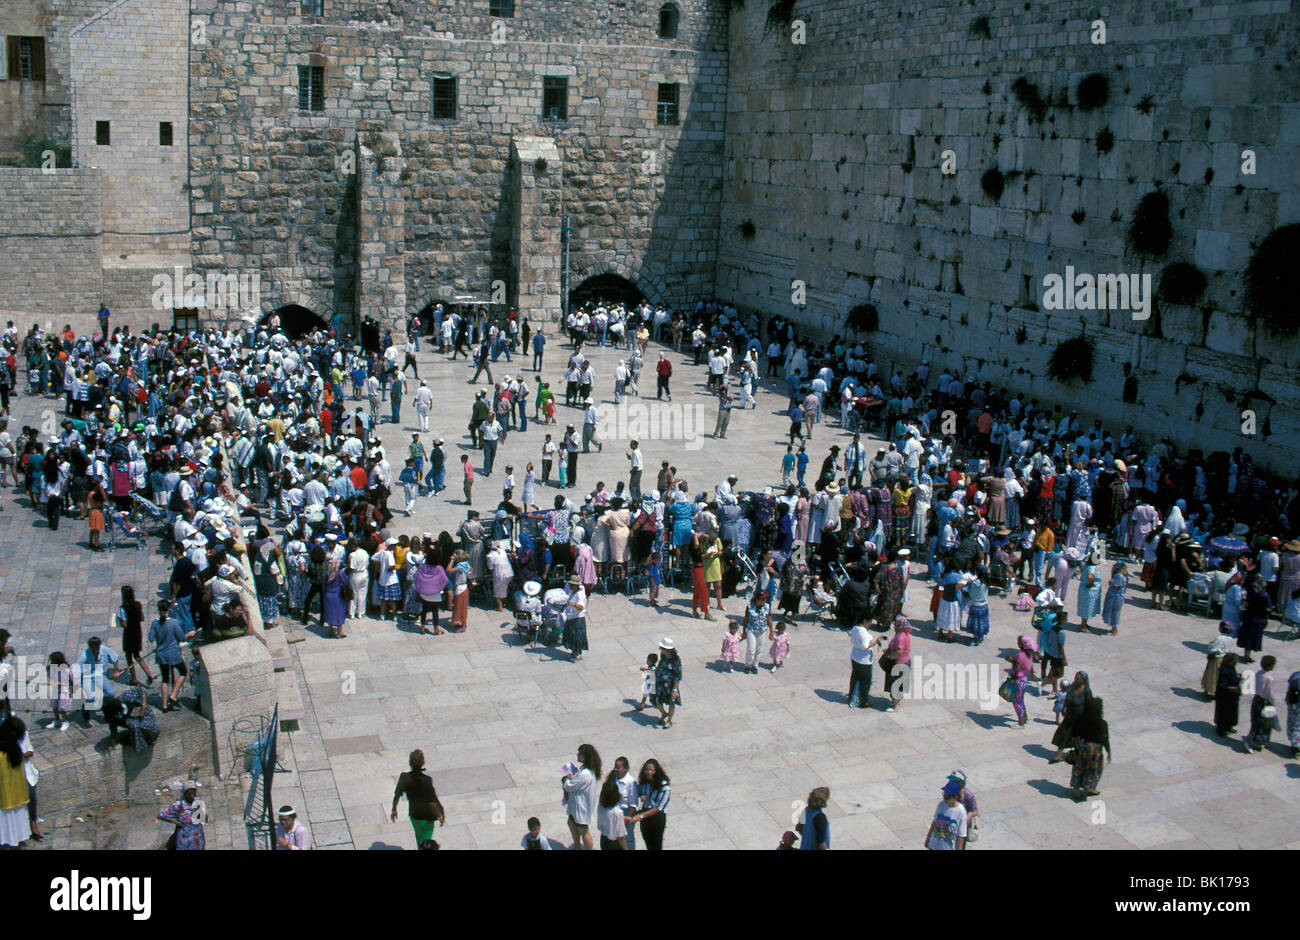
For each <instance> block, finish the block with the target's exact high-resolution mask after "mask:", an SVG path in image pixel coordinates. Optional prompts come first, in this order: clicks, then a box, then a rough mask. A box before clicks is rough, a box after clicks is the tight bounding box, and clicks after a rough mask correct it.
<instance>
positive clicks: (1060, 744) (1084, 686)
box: [1048, 671, 1093, 764]
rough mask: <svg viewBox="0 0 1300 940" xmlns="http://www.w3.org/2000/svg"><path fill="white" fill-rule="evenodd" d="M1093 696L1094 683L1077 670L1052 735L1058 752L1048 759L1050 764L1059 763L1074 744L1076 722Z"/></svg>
mask: <svg viewBox="0 0 1300 940" xmlns="http://www.w3.org/2000/svg"><path fill="white" fill-rule="evenodd" d="M1092 698H1093V695H1092V683H1091V682H1089V681H1088V674H1087V673H1086V672H1083V671H1079V672H1076V673H1075V674H1074V681H1073V682H1072V683H1070V688H1069V689H1067V690H1066V693H1065V707H1064V709H1063V710H1062V712H1061V723H1060V724H1059V725H1057V726H1056V732H1055V733H1054V734H1053V735H1052V743H1053V744H1055V745H1056V753H1055V754H1053V755H1052V757H1051V759H1050V760H1049V761H1048V763H1049V764H1059V763H1060V762H1061V757H1062V756H1063V755H1064V753H1065V749H1066V748H1067V747H1069V746H1071V745H1072V744H1073V742H1074V726H1075V723H1076V722H1078V720H1079V719H1080V718H1081V717H1083V710H1084V707H1085V706H1086V705H1087V704H1088V703H1089V702H1090V701H1092Z"/></svg>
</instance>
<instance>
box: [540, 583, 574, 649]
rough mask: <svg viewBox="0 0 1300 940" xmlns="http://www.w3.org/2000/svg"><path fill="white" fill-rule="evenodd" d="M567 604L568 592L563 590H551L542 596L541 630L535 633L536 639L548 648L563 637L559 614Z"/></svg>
mask: <svg viewBox="0 0 1300 940" xmlns="http://www.w3.org/2000/svg"><path fill="white" fill-rule="evenodd" d="M568 602H569V592H568V591H566V590H565V589H564V588H551V589H550V590H549V591H547V592H546V593H545V594H543V595H542V628H541V629H540V630H538V631H537V638H538V639H540V640H541V641H542V642H543V643H545V644H546V645H548V646H552V645H554V644H556V643H558V642H560V640H561V638H562V637H563V634H564V628H563V627H562V626H561V625H560V613H561V612H562V611H563V610H564V607H565V605H566V604H567V603H568Z"/></svg>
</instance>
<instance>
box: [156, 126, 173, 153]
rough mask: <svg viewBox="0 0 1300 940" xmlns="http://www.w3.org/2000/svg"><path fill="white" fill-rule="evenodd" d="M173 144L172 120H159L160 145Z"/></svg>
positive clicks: (167, 145)
mask: <svg viewBox="0 0 1300 940" xmlns="http://www.w3.org/2000/svg"><path fill="white" fill-rule="evenodd" d="M171 145H172V122H171V121H159V122H158V146H159V147H170V146H171Z"/></svg>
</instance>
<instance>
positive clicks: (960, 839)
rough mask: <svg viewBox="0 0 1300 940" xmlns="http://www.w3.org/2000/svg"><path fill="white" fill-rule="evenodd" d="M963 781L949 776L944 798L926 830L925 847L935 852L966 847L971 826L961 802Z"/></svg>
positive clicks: (923, 844) (923, 843) (958, 849)
mask: <svg viewBox="0 0 1300 940" xmlns="http://www.w3.org/2000/svg"><path fill="white" fill-rule="evenodd" d="M962 789H963V787H962V782H961V781H960V780H955V779H953V778H951V777H950V778H948V780H946V781H945V782H944V785H943V787H942V788H941V792H942V793H943V799H941V800H940V801H939V805H938V806H936V807H935V809H934V818H933V819H931V820H930V828H929V829H927V830H926V832H925V839H924V841H923V842H922V846H923V847H924V848H927V849H930V850H931V851H935V852H950V851H960V850H962V849H964V848H966V836H967V832H968V828H969V821H968V814H967V812H966V807H964V806H963V805H962V803H961V791H962Z"/></svg>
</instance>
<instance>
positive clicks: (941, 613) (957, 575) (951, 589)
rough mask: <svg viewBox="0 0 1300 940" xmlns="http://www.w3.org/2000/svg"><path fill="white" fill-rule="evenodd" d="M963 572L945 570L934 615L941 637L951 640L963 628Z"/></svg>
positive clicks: (946, 640)
mask: <svg viewBox="0 0 1300 940" xmlns="http://www.w3.org/2000/svg"><path fill="white" fill-rule="evenodd" d="M961 582H962V574H961V572H959V571H945V572H944V573H943V578H942V579H940V581H939V592H940V593H939V607H938V610H937V611H936V613H935V615H934V628H935V630H937V631H938V632H939V639H940V640H943V641H944V642H945V643H947V642H950V641H951V640H952V638H953V634H955V633H956V632H957V631H958V630H960V629H961V601H960V600H959V599H958V594H959V592H960V590H961Z"/></svg>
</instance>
